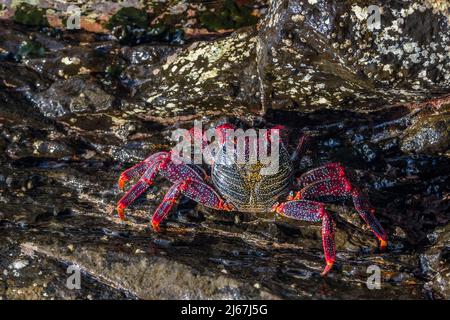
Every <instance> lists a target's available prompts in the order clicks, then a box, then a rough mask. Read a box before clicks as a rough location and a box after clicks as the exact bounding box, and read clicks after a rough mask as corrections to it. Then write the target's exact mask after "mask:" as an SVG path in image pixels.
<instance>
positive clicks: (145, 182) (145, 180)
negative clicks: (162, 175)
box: [117, 162, 160, 220]
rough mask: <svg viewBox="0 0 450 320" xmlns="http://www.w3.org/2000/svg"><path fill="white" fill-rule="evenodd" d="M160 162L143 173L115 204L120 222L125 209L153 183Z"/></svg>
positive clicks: (123, 217)
mask: <svg viewBox="0 0 450 320" xmlns="http://www.w3.org/2000/svg"><path fill="white" fill-rule="evenodd" d="M159 164H160V162H156V163H154V164H152V165H151V166H150V168H148V169H147V171H145V173H144V174H143V175H142V177H141V178H140V179H139V181H138V182H137V183H136V184H135V185H134V186H133V187H131V189H130V190H128V191H127V193H125V195H124V196H123V197H122V198H121V199H120V200H119V202H118V203H117V213H118V215H119V218H120V219H121V220H124V219H125V208H126V207H128V206H129V205H130V204H131V203H133V201H134V200H136V199H137V198H138V197H139V196H140V195H141V194H142V193H144V192H145V191H146V190H147V189H148V188H149V187H150V186H151V185H152V183H153V180H154V179H155V177H156V174H157V173H158V169H159Z"/></svg>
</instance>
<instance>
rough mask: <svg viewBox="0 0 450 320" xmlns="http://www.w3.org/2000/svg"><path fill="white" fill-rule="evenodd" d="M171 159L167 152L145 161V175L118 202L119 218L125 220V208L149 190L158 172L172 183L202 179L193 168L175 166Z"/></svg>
mask: <svg viewBox="0 0 450 320" xmlns="http://www.w3.org/2000/svg"><path fill="white" fill-rule="evenodd" d="M149 159H150V160H149ZM171 159H172V155H171V154H170V153H169V152H160V153H157V154H155V155H154V156H151V157H149V158H148V159H147V160H149V164H148V167H147V169H146V171H145V173H144V174H143V175H142V177H141V178H140V179H139V181H138V182H137V183H136V184H135V185H134V186H133V187H132V188H131V189H130V190H128V192H127V193H126V194H125V195H124V196H123V197H122V198H121V199H120V200H119V202H118V204H117V212H118V214H119V218H121V219H124V218H125V215H124V210H125V208H126V207H128V206H129V205H130V204H131V203H133V201H134V200H136V199H137V198H138V197H139V196H140V195H141V194H142V193H144V192H145V191H146V190H147V189H148V188H149V186H151V185H152V184H153V181H154V180H155V177H156V175H157V174H158V172H159V173H161V175H162V176H164V177H166V178H167V179H168V180H170V181H172V182H174V183H175V182H178V181H183V180H186V179H202V178H201V176H200V174H199V173H198V172H197V171H195V170H194V169H193V168H191V167H189V166H188V165H186V164H184V163H181V164H175V163H173V162H172V161H171ZM147 160H145V161H143V163H146V162H147ZM141 163H142V162H141ZM141 168H142V167H139V168H137V169H133V168H131V169H133V170H135V171H131V172H132V174H136V172H137V171H138V170H142V169H141ZM143 168H145V166H143ZM129 170H130V169H129ZM127 171H128V170H127ZM125 173H126V172H124V173H123V174H122V175H124V174H125ZM126 177H131V174H130V173H127V175H126Z"/></svg>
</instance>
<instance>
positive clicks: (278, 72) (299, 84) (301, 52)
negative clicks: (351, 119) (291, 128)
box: [258, 0, 450, 109]
mask: <svg viewBox="0 0 450 320" xmlns="http://www.w3.org/2000/svg"><path fill="white" fill-rule="evenodd" d="M442 3H444V1H442ZM370 5H371V6H372V7H373V8H374V9H370V10H369V7H368V4H367V1H358V0H352V1H333V0H317V1H316V0H314V1H306V0H298V1H292V0H283V1H274V2H273V4H272V6H271V8H270V11H269V13H268V14H267V15H266V18H265V19H264V20H263V22H262V28H261V30H260V33H259V39H260V41H259V49H258V54H259V56H258V57H259V60H260V65H259V68H260V76H261V78H262V85H263V93H264V96H263V97H264V98H265V99H264V104H265V106H266V107H275V108H276V107H278V106H279V107H281V108H285V107H286V105H291V106H292V107H293V108H295V107H298V106H300V107H303V106H305V105H306V106H309V107H315V106H322V107H337V106H340V107H342V108H344V109H349V108H352V107H355V106H357V107H358V109H363V108H373V107H376V106H382V105H385V104H387V103H398V102H406V101H410V100H411V99H420V98H422V99H423V98H425V97H432V96H434V95H439V94H442V93H443V92H448V87H449V84H450V67H449V66H450V56H449V55H448V53H449V52H450V37H449V34H450V29H449V23H450V20H449V17H450V15H449V11H448V8H447V6H446V5H441V6H439V1H437V2H435V5H434V6H433V5H432V3H431V2H427V1H397V0H392V1H385V0H383V1H372V2H371V3H370ZM376 13H379V18H380V19H379V23H378V24H376V22H375V21H376V20H375V18H376V17H375V15H376Z"/></svg>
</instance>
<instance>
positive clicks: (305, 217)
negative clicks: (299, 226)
mask: <svg viewBox="0 0 450 320" xmlns="http://www.w3.org/2000/svg"><path fill="white" fill-rule="evenodd" d="M272 209H273V211H275V212H276V213H278V214H280V215H282V216H286V217H289V218H292V219H296V220H301V221H309V222H320V221H322V246H323V252H324V254H325V261H326V266H325V269H324V270H323V272H322V273H321V275H322V276H325V275H326V274H327V273H328V272H329V271H330V270H331V268H332V267H333V264H334V261H335V260H336V245H335V242H334V235H335V233H336V226H335V223H334V221H333V219H332V218H331V216H330V214H329V213H328V212H327V211H326V210H325V206H324V204H323V203H320V202H314V201H309V200H294V201H287V202H283V203H281V204H276V205H275V206H274V207H273V208H272Z"/></svg>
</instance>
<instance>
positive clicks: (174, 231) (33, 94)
mask: <svg viewBox="0 0 450 320" xmlns="http://www.w3.org/2000/svg"><path fill="white" fill-rule="evenodd" d="M240 2H242V1H240ZM375 2H376V1H375ZM383 3H386V1H384V2H383ZM380 4H381V2H380ZM366 5H367V4H366V3H365V2H364V1H334V2H333V1H325V0H323V1H321V0H317V1H312V0H310V1H272V3H270V7H269V10H268V12H267V14H266V16H265V17H264V18H263V20H261V21H260V25H259V26H258V27H256V26H248V27H244V28H239V29H238V30H236V31H235V32H232V33H230V32H224V33H222V32H216V33H214V34H212V33H211V34H208V36H207V37H205V35H204V34H203V35H198V37H197V36H193V37H191V38H189V39H187V40H186V43H185V44H181V43H177V44H174V43H172V44H170V43H167V42H164V41H163V42H161V41H156V42H155V41H143V42H142V43H139V44H136V43H133V44H127V43H123V41H121V40H120V39H118V38H116V37H115V36H113V35H111V34H108V33H106V34H93V33H88V32H85V31H76V32H75V31H72V32H67V31H62V30H58V29H53V28H48V27H46V26H24V25H20V24H17V23H12V22H10V21H3V22H1V24H0V229H1V231H0V241H1V243H2V246H0V279H1V280H0V297H2V298H3V299H23V298H27V299H116V298H125V299H158V298H161V299H167V298H168V299H173V298H181V299H199V298H224V299H239V298H242V299H244V298H245V299H247V298H248V299H261V298H262V299H266V298H267V299H352V298H353V299H361V298H366V299H377V298H388V299H416V298H418V299H424V298H430V299H448V298H449V294H450V289H449V288H450V287H449V259H448V248H449V235H450V233H449V232H450V231H449V222H450V215H449V212H450V190H449V185H450V169H449V168H450V159H449V157H450V144H449V127H450V117H449V115H450V98H449V96H448V93H450V88H449V82H448V81H449V77H448V72H449V56H448V52H449V51H448V45H449V44H448V41H449V39H448V34H449V33H448V19H447V18H448V16H449V15H448V7H447V6H446V5H445V3H444V2H440V1H402V2H401V3H399V2H395V1H390V3H389V6H387V5H383V8H384V9H383V10H384V11H383V15H382V28H381V29H380V30H379V31H370V30H367V28H366V26H367V25H366V24H364V21H363V20H364V18H365V17H366V16H367V11H364V10H365V8H366V7H365V6H366ZM227 10H229V11H230V12H233V11H232V10H230V9H227ZM239 12H243V9H242V11H239ZM346 13H347V14H346ZM204 19H206V18H204ZM207 20H208V19H206V20H203V21H207ZM327 21H328V22H327ZM400 21H403V22H402V23H400ZM424 21H427V23H424ZM22 22H23V21H22ZM223 23H224V24H226V25H231V26H235V25H237V24H228V23H227V22H226V21H225V22H223ZM234 23H235V22H234ZM421 23H423V24H421ZM383 26H384V27H383ZM393 26H394V27H393ZM395 26H397V27H398V28H399V29H397V28H396V27H395ZM216 27H219V26H210V28H211V29H214V28H216ZM400 29H401V30H403V33H402V35H401V36H397V35H398V33H399V30H400ZM231 31H233V30H231ZM333 34H334V36H333ZM347 39H352V40H351V42H350V44H348V42H346V40H347ZM146 40H148V39H146ZM335 43H337V44H338V47H336V45H334V44H335ZM347 44H348V45H347ZM341 45H344V46H345V47H342V48H341ZM360 46H362V48H361V47H360ZM349 49H352V50H349ZM350 51H351V52H350ZM350 57H352V58H351V59H349V58H350ZM417 61H419V62H417ZM343 88H344V89H343ZM325 100H326V101H325ZM269 107H271V108H270V109H268V108H269ZM263 108H266V109H267V110H266V112H264V113H261V111H262V110H263ZM224 117H228V118H229V119H230V120H231V121H234V122H236V123H239V122H241V121H246V122H249V123H250V124H252V123H253V124H255V125H258V126H271V125H275V124H284V125H286V126H288V128H289V129H290V130H291V133H290V138H291V140H292V141H295V137H297V136H298V134H299V132H304V133H307V134H308V135H310V136H311V142H310V144H309V145H308V150H307V152H306V154H305V156H304V157H303V158H302V160H301V161H300V162H299V163H298V164H297V167H298V169H299V171H300V172H303V171H305V170H307V169H309V168H312V167H316V166H318V165H320V164H324V163H326V162H330V161H340V162H342V163H343V164H344V165H346V166H347V167H348V168H350V169H351V170H353V171H354V173H355V176H356V178H357V180H358V181H359V183H360V185H361V186H362V187H363V188H364V189H366V190H367V191H368V192H369V194H370V197H371V199H372V202H373V204H374V206H375V207H376V208H377V216H378V217H379V219H380V221H381V223H382V224H383V226H385V227H386V230H387V232H388V234H389V238H390V245H389V250H388V251H387V252H384V253H380V252H378V250H377V248H376V247H377V243H376V241H375V239H374V238H373V236H372V235H371V233H370V232H369V231H368V230H367V228H366V227H365V225H364V223H362V221H361V219H360V218H359V217H358V216H357V214H356V212H355V210H354V209H353V207H352V205H351V203H350V202H346V201H345V202H336V203H333V204H330V211H332V213H333V215H334V216H335V218H336V221H337V229H338V231H337V235H336V242H337V252H338V258H337V262H336V266H335V268H334V269H333V271H332V272H331V273H330V274H329V276H328V277H327V278H322V277H320V275H319V274H320V272H321V270H322V267H323V263H324V262H323V252H322V246H321V240H320V225H318V224H307V223H300V222H295V221H291V220H287V219H285V218H282V217H278V216H274V215H271V214H261V215H255V214H243V213H238V212H234V213H223V212H214V211H211V210H208V209H206V208H203V207H201V206H197V205H196V204H195V203H193V202H191V201H188V200H186V199H183V200H182V201H181V202H180V204H179V205H178V207H177V208H176V209H175V210H173V212H172V213H171V214H170V215H169V217H168V219H167V221H166V222H165V223H164V224H163V225H162V232H161V233H155V232H153V231H152V230H151V229H150V227H149V223H148V221H149V218H150V215H151V214H152V212H153V211H154V209H155V208H156V206H157V205H158V203H159V201H160V200H161V199H162V197H163V196H164V193H165V191H167V189H168V187H169V186H170V185H169V184H168V183H167V182H166V181H163V180H158V181H157V182H156V183H155V185H154V187H153V188H151V190H150V191H149V192H148V193H147V194H146V195H145V196H143V197H142V198H141V199H139V200H138V201H137V202H136V203H135V204H133V206H132V207H131V208H130V209H129V210H128V211H127V214H128V221H126V222H121V221H119V220H118V219H117V218H116V216H115V214H114V209H115V204H116V201H117V200H118V199H119V198H120V196H121V195H122V192H121V191H120V190H118V188H117V185H116V183H117V178H118V176H119V174H120V172H121V171H123V170H124V169H126V168H128V167H130V166H131V165H132V164H134V163H136V162H137V161H140V160H142V159H143V158H144V157H145V156H147V155H148V154H150V153H152V152H156V151H158V150H167V149H169V148H170V145H171V141H170V139H169V138H170V136H171V132H172V130H173V129H175V128H179V127H183V128H190V127H191V126H192V124H193V122H192V121H193V120H194V119H201V120H203V121H204V126H205V127H207V126H212V125H214V124H215V123H217V122H218V121H223V118H224ZM70 265H76V266H77V267H78V268H79V269H80V270H81V289H80V290H71V289H69V288H68V287H67V286H66V281H67V278H68V277H69V275H70V274H68V273H67V267H68V266H70ZM371 265H376V266H378V267H380V270H381V275H382V281H381V288H380V289H375V290H369V289H368V288H367V286H366V281H367V277H368V274H367V268H368V267H369V266H371Z"/></svg>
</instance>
